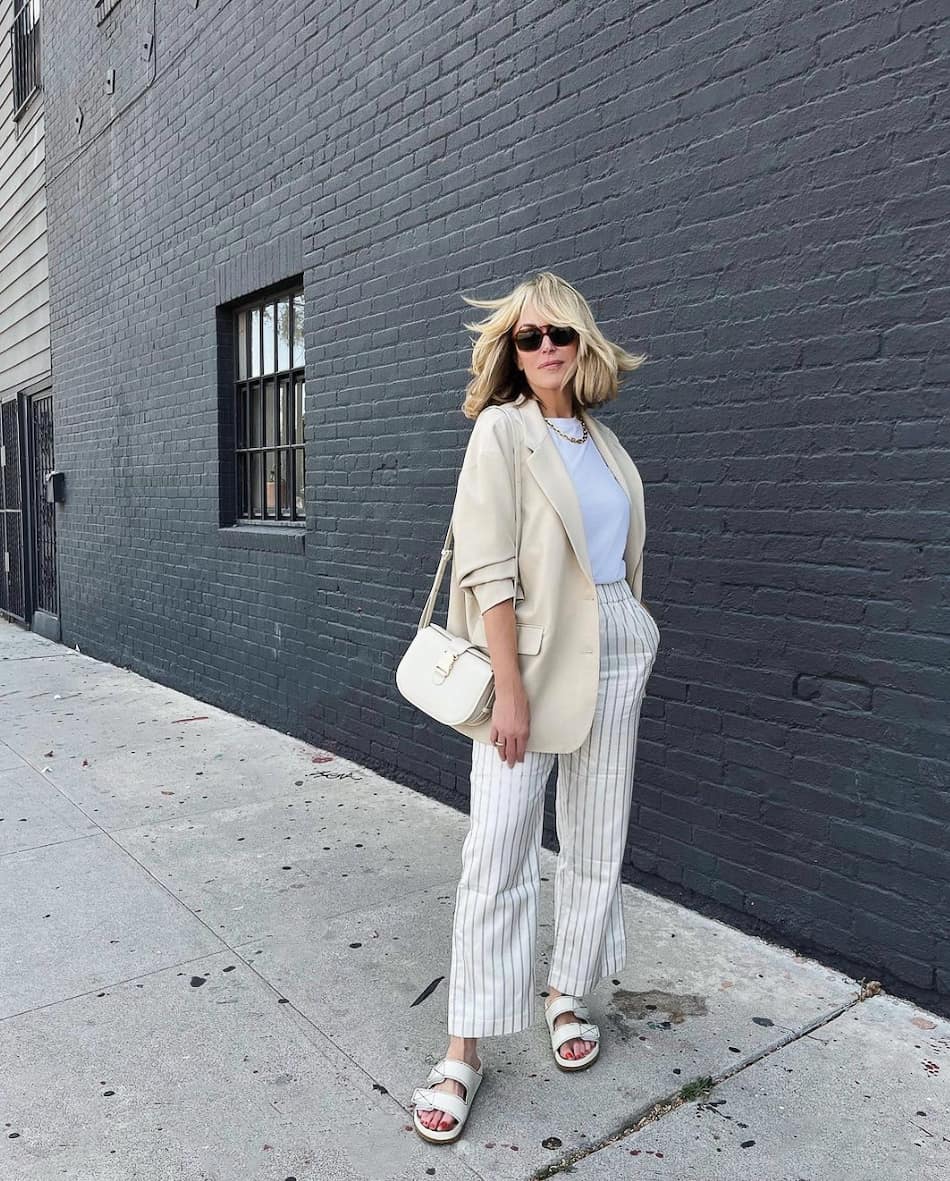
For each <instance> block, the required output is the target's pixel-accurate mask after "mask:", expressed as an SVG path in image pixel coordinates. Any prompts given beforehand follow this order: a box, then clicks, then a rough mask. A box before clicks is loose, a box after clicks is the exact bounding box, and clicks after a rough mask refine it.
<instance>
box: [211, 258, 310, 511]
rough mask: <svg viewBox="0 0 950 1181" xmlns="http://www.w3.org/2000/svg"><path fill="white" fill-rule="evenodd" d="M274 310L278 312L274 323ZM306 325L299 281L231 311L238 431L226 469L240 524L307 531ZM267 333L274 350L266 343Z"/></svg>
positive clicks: (233, 406) (235, 424)
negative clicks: (283, 312) (284, 318)
mask: <svg viewBox="0 0 950 1181" xmlns="http://www.w3.org/2000/svg"><path fill="white" fill-rule="evenodd" d="M284 304H286V307H287V323H286V343H285V346H284V347H285V350H286V360H287V364H286V365H284V366H282V365H281V364H280V362H281V360H282V359H283V358H282V355H281V353H282V347H281V324H280V318H281V311H280V309H281V307H282V305H284ZM268 309H273V312H274V314H273V315H272V317H271V319H270V322H269V323H268V317H267V310H268ZM242 319H243V320H244V329H243V331H242ZM305 322H306V304H305V300H304V288H303V283H302V281H301V279H300V278H297V279H295V280H293V281H290V282H286V283H282V284H279V285H277V284H275V285H274V286H273V287H269V288H267V289H266V290H264V291H260V292H257V293H255V294H254V295H253V296H249V297H246V298H243V299H241V300H240V301H236V302H235V303H234V304H232V305H231V308H230V321H229V325H228V326H229V329H230V331H229V333H228V334H227V335H228V337H229V338H230V348H229V351H230V365H229V366H228V371H229V373H230V378H231V380H230V382H229V385H230V416H229V417H230V421H231V427H232V430H231V431H230V432H228V433H229V434H230V437H231V439H232V441H233V442H232V446H231V448H230V450H231V454H232V455H233V462H232V463H231V464H229V465H227V466H228V467H230V468H231V471H232V479H233V486H232V498H231V499H230V503H231V505H232V507H233V512H232V513H230V514H228V515H229V516H230V517H231V521H232V523H233V524H235V525H238V526H258V527H259V526H264V527H273V528H278V529H281V528H288V527H289V528H292V529H296V530H303V529H306V524H307V506H306V439H305V432H304V410H305V401H306V350H305V344H304V338H303V325H304V324H305ZM255 329H256V334H257V341H256V354H255V341H254V340H253V339H252V337H253V334H254V332H255ZM268 329H269V332H270V334H271V337H270V341H269V343H268V342H267V341H265V333H266V332H267V331H268ZM242 350H243V352H244V358H243V365H242V362H241V355H240V354H241V351H242ZM255 358H256V362H255ZM268 359H270V360H271V361H272V364H270V365H268V363H267V362H268ZM255 368H256V369H257V370H258V371H257V372H255V371H254V370H255ZM268 419H270V421H268ZM258 456H259V457H260V459H259V460H258V459H257V458H256V457H258ZM269 477H272V478H269ZM255 485H256V486H255Z"/></svg>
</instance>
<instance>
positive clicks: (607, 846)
mask: <svg viewBox="0 0 950 1181" xmlns="http://www.w3.org/2000/svg"><path fill="white" fill-rule="evenodd" d="M597 602H598V614H599V627H600V674H599V684H598V690H597V704H596V707H595V710H594V719H593V724H592V726H591V729H590V733H589V734H588V736H587V738H586V739H585V741H584V743H583V744H582V745H581V746H580V747H579V748H578V749H577V750H575V751H571V752H570V753H569V754H555V753H553V752H551V753H549V752H546V751H526V752H525V756H524V761H523V762H520V763H515V765H514V767H509V766H508V764H507V763H505V762H503V761H502V760H501V759H500V758H499V757H498V751H497V749H496V748H495V747H494V746H492V745H491V744H490V743H484V742H477V741H474V740H473V742H472V772H471V806H470V826H469V831H468V834H467V836H466V838H465V841H464V842H463V845H462V873H461V878H460V880H459V884H458V889H457V891H456V897H455V916H454V920H453V927H452V962H451V968H450V971H449V986H448V1032H449V1036H454V1037H486V1036H491V1035H494V1034H504V1033H516V1032H518V1031H519V1030H521V1029H525V1028H527V1027H528V1026H529V1025H531V1024H532V1023H533V1021H534V1016H535V1012H536V1007H535V1006H536V999H535V991H536V986H535V948H536V943H537V915H538V899H539V893H540V885H541V870H540V852H541V829H542V824H543V817H544V793H545V786H546V783H547V780H548V777H549V775H550V773H551V770H552V768H553V766H554V760H555V759H557V760H558V779H557V798H556V802H555V818H556V825H557V835H558V842H559V845H560V852H559V854H558V859H557V869H556V872H555V877H554V911H555V920H554V949H553V954H552V957H551V964H550V968H549V970H548V983H549V984H550V985H551V986H552V987H554V988H556V989H557V990H558V991H559V992H562V993H571V994H573V995H575V996H583V995H584V994H585V993H586V992H588V991H589V990H590V989H591V988H592V987H593V986H594V985H595V984H596V983H597V982H598V981H599V980H601V979H602V978H604V977H605V976H609V975H611V974H613V973H615V972H617V971H619V969H620V968H621V967H623V964H624V962H625V955H626V941H625V936H624V929H623V912H622V909H621V890H620V868H621V862H622V860H623V853H624V848H625V846H626V840H627V827H628V824H629V821H630V807H631V799H632V789H633V769H634V755H635V753H636V745H637V731H638V728H639V722H640V707H641V705H642V702H643V695H644V692H645V691H646V685H647V680H648V678H649V676H650V672H651V671H652V668H653V662H654V660H655V659H656V652H657V646H658V644H659V640H660V632H659V629H658V628H657V626H656V624H655V623H654V622H653V619H652V617H651V616H650V614H649V613H648V612H647V611H646V609H645V608H644V607H642V606H641V605H640V603H639V601H638V600H637V598H636V596H635V595H634V593H633V591H632V590H631V589H630V587H629V585H628V584H627V582H626V581H624V580H623V579H621V580H620V581H618V582H608V583H599V584H598V585H597Z"/></svg>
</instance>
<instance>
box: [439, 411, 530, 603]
mask: <svg viewBox="0 0 950 1181" xmlns="http://www.w3.org/2000/svg"><path fill="white" fill-rule="evenodd" d="M511 445H512V444H511V435H510V433H509V429H508V424H507V422H506V420H505V416H504V412H503V411H501V410H496V409H494V408H492V407H486V408H485V409H484V410H483V411H482V412H481V413H480V414H479V416H478V418H476V419H475V424H474V426H473V427H472V433H471V435H470V436H469V441H468V446H467V448H466V450H465V457H464V459H463V461H462V469H461V471H460V472H459V477H458V486H457V489H456V493H455V504H454V507H453V510H452V522H453V525H452V533H453V537H454V562H455V574H456V578H457V579H458V584H459V586H460V587H467V588H470V589H471V591H472V593H473V594H474V595H475V599H476V601H477V603H478V607H479V610H480V611H481V612H482V614H484V613H485V612H486V611H487V610H488V609H489V608H490V607H494V606H495V604H496V603H501V602H503V601H504V600H505V599H513V598H514V594H515V584H514V579H515V569H516V562H517V557H516V553H515V489H514V475H513V472H512V466H511V465H512V456H511Z"/></svg>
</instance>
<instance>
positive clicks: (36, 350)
mask: <svg viewBox="0 0 950 1181" xmlns="http://www.w3.org/2000/svg"><path fill="white" fill-rule="evenodd" d="M12 27H13V4H12V0H11V2H8V3H5V4H3V5H0V400H5V399H6V398H8V397H15V396H16V393H17V391H18V390H21V389H25V388H26V387H28V386H31V385H33V384H35V383H36V382H38V381H40V380H42V379H43V378H44V377H47V376H48V375H49V372H50V341H49V272H48V267H47V243H46V193H45V189H44V153H45V137H44V120H43V103H42V93H41V94H40V95H39V97H38V101H34V103H33V104H32V106H31V107H30V108H29V110H27V111H26V112H24V117H23V118H21V119H20V120H19V121H18V122H14V119H13V61H12V53H11V46H10V30H11V29H12Z"/></svg>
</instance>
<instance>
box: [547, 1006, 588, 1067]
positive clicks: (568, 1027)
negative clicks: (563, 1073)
mask: <svg viewBox="0 0 950 1181" xmlns="http://www.w3.org/2000/svg"><path fill="white" fill-rule="evenodd" d="M562 1013H576V1014H577V1016H578V1017H580V1018H581V1020H580V1021H565V1022H564V1024H563V1025H558V1026H555V1024H554V1021H555V1018H557V1017H560V1015H561V1014H562ZM589 1017H590V1010H589V1009H588V1008H587V1006H586V1005H585V1004H584V1002H583V1000H582V999H581V998H580V997H579V996H569V995H567V994H566V993H565V995H564V996H559V997H558V998H557V1000H554V1001H551V1003H550V1004H549V1005H545V1006H544V1020H545V1021H546V1022H547V1023H548V1032H549V1033H550V1034H551V1049H552V1050H553V1051H554V1061H555V1062H556V1063H557V1065H558V1066H559V1067H560V1069H561V1070H586V1069H587V1067H588V1066H591V1065H592V1064H593V1062H594V1059H595V1058H596V1057H597V1055H598V1054H599V1053H600V1029H599V1028H598V1027H597V1026H596V1025H594V1024H593V1023H592V1022H590V1021H589V1020H588V1018H589ZM575 1038H580V1040H581V1041H583V1042H594V1043H595V1045H594V1048H593V1049H592V1050H590V1051H589V1052H588V1053H586V1054H585V1055H584V1057H583V1058H564V1057H562V1055H561V1046H563V1045H564V1043H565V1042H570V1041H573V1040H574V1039H575Z"/></svg>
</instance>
